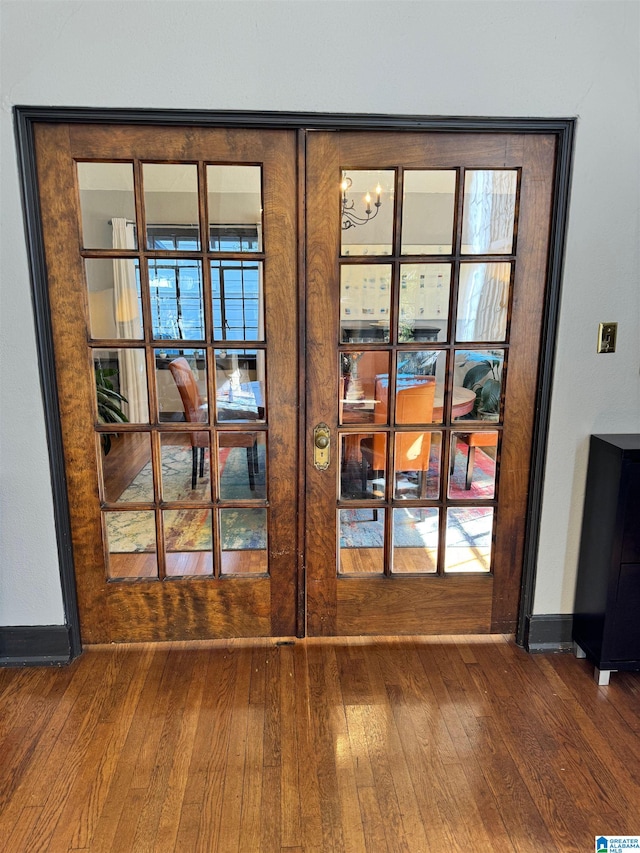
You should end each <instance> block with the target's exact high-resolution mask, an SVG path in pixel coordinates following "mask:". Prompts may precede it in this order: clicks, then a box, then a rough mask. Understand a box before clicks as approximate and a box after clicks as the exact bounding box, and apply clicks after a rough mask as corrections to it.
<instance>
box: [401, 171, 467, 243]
mask: <svg viewBox="0 0 640 853" xmlns="http://www.w3.org/2000/svg"><path fill="white" fill-rule="evenodd" d="M455 192H456V173H455V171H453V170H447V171H440V170H428V171H424V170H419V171H413V170H412V171H405V173H404V191H403V196H404V198H403V204H402V254H403V255H448V254H451V251H452V245H453V243H452V239H453V211H454V205H455Z"/></svg>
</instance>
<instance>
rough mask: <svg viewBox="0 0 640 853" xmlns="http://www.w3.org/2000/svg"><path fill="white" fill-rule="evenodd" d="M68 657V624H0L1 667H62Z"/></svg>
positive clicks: (69, 644) (69, 650)
mask: <svg viewBox="0 0 640 853" xmlns="http://www.w3.org/2000/svg"><path fill="white" fill-rule="evenodd" d="M70 660H71V636H70V633H69V627H68V626H67V625H26V626H22V625H15V626H14V625H8V626H0V666H64V665H65V664H67V663H69V661H70Z"/></svg>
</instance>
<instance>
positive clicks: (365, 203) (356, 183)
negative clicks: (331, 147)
mask: <svg viewBox="0 0 640 853" xmlns="http://www.w3.org/2000/svg"><path fill="white" fill-rule="evenodd" d="M340 193H341V199H342V210H341V224H342V246H341V253H342V254H343V255H390V254H391V253H392V251H393V216H394V203H393V200H394V193H395V172H394V171H393V170H392V169H384V170H376V169H371V170H358V171H354V170H348V171H345V172H343V174H342V178H341V183H340ZM367 211H369V212H368V213H367Z"/></svg>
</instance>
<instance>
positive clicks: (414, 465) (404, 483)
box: [393, 432, 442, 500]
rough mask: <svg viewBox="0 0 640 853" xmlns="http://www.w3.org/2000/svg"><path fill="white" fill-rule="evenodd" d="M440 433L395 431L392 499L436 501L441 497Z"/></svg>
mask: <svg viewBox="0 0 640 853" xmlns="http://www.w3.org/2000/svg"><path fill="white" fill-rule="evenodd" d="M441 442H442V435H441V433H439V432H397V433H396V449H395V457H394V458H395V469H396V472H395V481H394V489H393V490H394V497H395V498H396V500H399V499H402V498H405V499H408V500H437V499H438V497H439V495H440V445H441Z"/></svg>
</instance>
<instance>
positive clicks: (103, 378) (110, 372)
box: [96, 367, 129, 456]
mask: <svg viewBox="0 0 640 853" xmlns="http://www.w3.org/2000/svg"><path fill="white" fill-rule="evenodd" d="M116 372H117V371H116V370H115V368H104V367H96V394H97V397H98V423H101V424H126V423H129V418H128V417H127V416H126V415H125V413H124V412H123V411H122V409H121V408H120V403H127V402H128V400H127V398H126V397H123V396H122V394H119V393H118V392H117V391H116V390H115V388H114V387H113V382H111V380H110V379H109V377H110V376H114V375H115V373H116ZM101 440H102V451H103V453H104V455H105V456H106V455H107V453H109V451H110V450H111V436H110V435H109V433H106V432H105V433H102V437H101Z"/></svg>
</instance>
